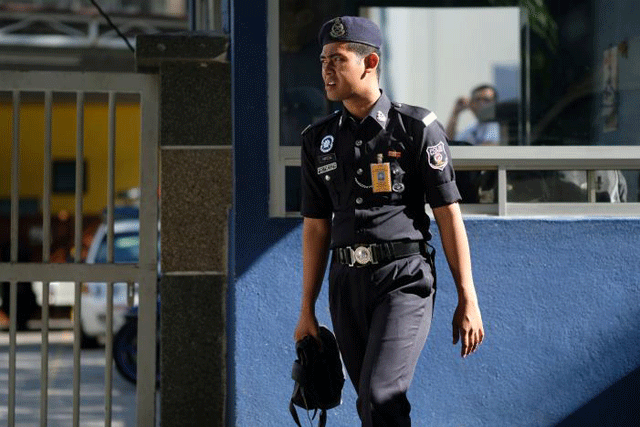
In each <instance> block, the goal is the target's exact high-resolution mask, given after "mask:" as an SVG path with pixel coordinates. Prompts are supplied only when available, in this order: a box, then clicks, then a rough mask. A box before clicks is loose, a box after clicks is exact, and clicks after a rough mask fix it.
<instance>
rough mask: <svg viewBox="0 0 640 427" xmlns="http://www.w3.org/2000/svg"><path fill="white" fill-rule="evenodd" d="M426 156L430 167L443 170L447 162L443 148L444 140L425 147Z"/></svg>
mask: <svg viewBox="0 0 640 427" xmlns="http://www.w3.org/2000/svg"><path fill="white" fill-rule="evenodd" d="M427 157H428V158H429V166H431V168H432V169H438V170H444V168H445V167H446V166H447V164H448V163H449V158H448V157H447V152H446V151H445V149H444V142H442V141H440V142H439V143H438V144H436V145H434V146H432V147H427Z"/></svg>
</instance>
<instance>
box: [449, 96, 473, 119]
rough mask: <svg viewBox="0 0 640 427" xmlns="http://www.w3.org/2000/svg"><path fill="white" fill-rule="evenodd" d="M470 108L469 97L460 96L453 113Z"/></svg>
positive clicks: (456, 113)
mask: <svg viewBox="0 0 640 427" xmlns="http://www.w3.org/2000/svg"><path fill="white" fill-rule="evenodd" d="M467 108H469V99H468V98H465V97H460V98H458V100H457V101H456V104H455V106H454V107H453V114H455V115H458V114H460V113H461V112H463V111H464V110H466V109H467Z"/></svg>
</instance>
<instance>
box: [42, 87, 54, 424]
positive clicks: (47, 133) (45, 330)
mask: <svg viewBox="0 0 640 427" xmlns="http://www.w3.org/2000/svg"><path fill="white" fill-rule="evenodd" d="M52 110H53V93H52V92H51V91H50V90H48V91H45V93H44V175H43V190H42V262H49V258H50V256H51V250H50V249H51V248H50V245H51V215H50V212H51V127H52V123H51V121H52ZM40 360H41V370H40V371H41V372H40V427H47V413H48V399H49V394H48V390H49V282H48V281H44V282H42V346H41V351H40Z"/></svg>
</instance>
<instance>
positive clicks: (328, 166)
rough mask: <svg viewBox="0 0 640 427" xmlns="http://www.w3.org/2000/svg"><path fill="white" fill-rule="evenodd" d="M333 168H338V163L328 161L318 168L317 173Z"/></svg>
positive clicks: (329, 170)
mask: <svg viewBox="0 0 640 427" xmlns="http://www.w3.org/2000/svg"><path fill="white" fill-rule="evenodd" d="M334 169H338V163H336V162H333V163H329V164H327V165H324V166H320V167H319V168H318V175H320V174H323V173H327V172H331V171H332V170H334Z"/></svg>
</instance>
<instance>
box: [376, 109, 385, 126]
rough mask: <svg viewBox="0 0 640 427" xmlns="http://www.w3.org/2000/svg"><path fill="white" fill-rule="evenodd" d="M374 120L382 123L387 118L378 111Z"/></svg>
mask: <svg viewBox="0 0 640 427" xmlns="http://www.w3.org/2000/svg"><path fill="white" fill-rule="evenodd" d="M376 120H377V121H379V122H382V123H384V122H386V121H387V116H385V115H384V113H383V112H382V111H380V110H378V112H377V113H376Z"/></svg>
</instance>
